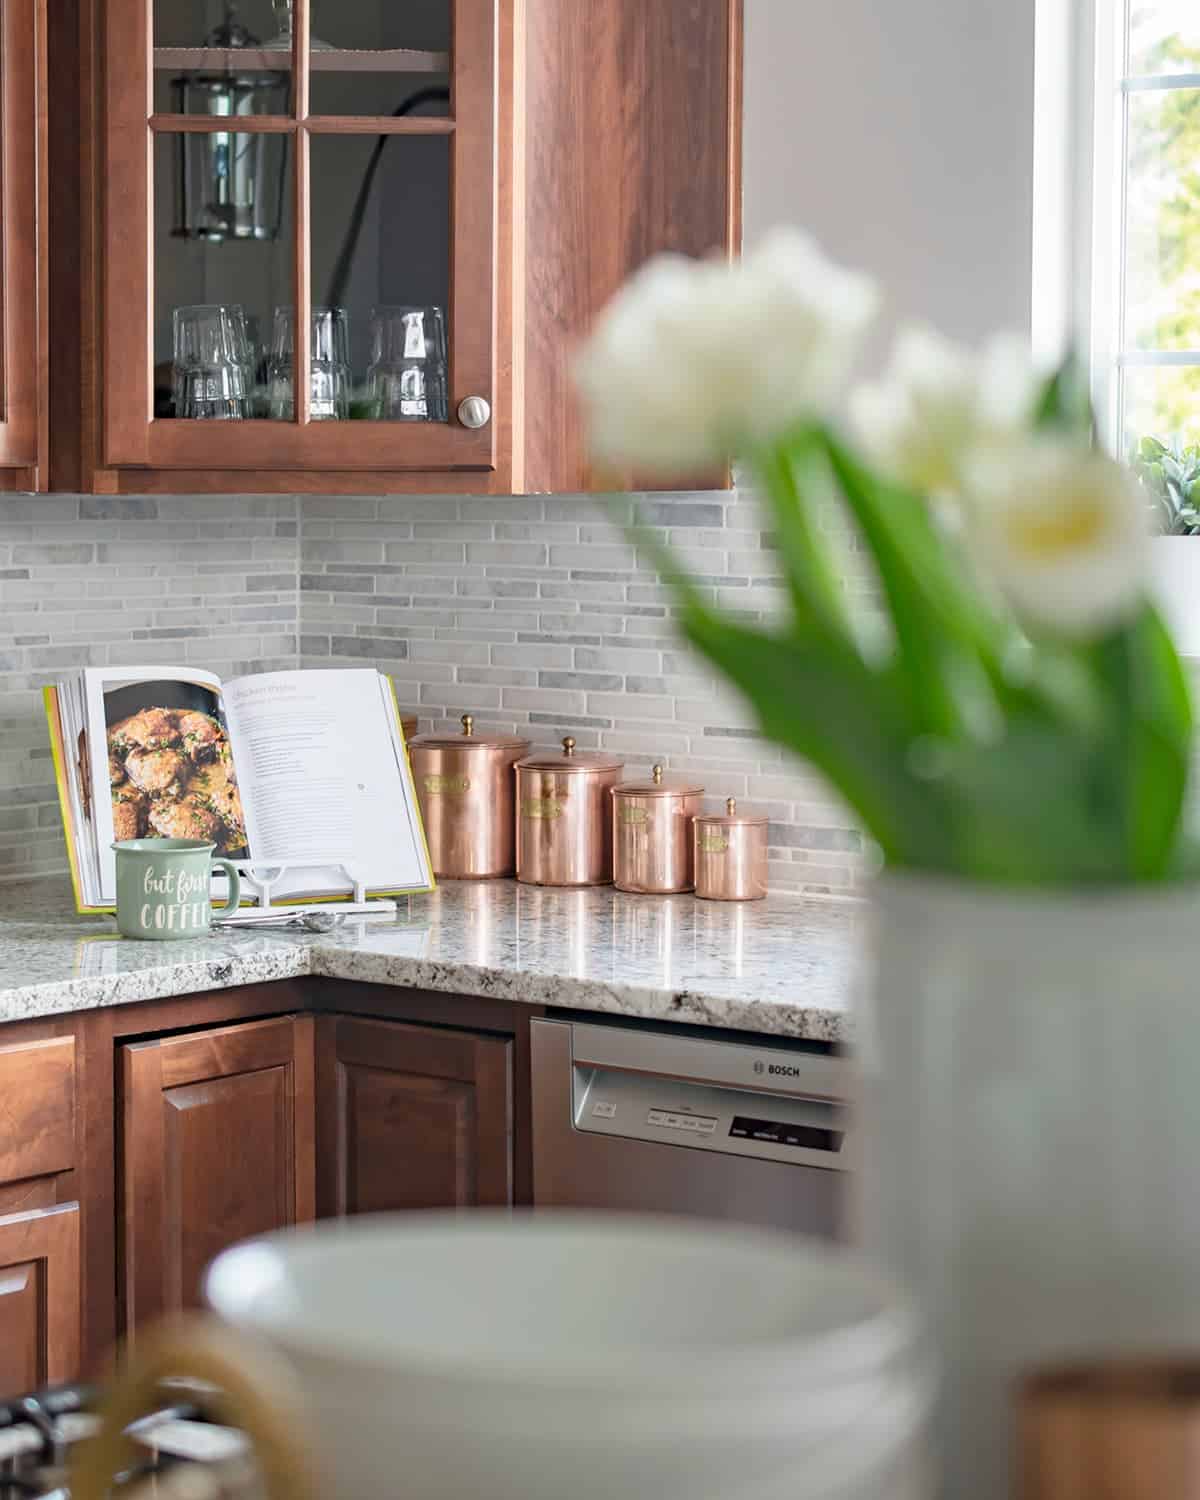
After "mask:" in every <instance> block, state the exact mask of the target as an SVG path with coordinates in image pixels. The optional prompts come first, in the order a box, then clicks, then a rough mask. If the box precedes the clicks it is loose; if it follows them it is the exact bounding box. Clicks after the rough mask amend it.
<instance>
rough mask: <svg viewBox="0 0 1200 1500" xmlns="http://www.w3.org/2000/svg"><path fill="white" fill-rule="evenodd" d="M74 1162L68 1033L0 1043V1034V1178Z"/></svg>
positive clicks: (70, 1040)
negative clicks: (39, 1039)
mask: <svg viewBox="0 0 1200 1500" xmlns="http://www.w3.org/2000/svg"><path fill="white" fill-rule="evenodd" d="M74 1165H75V1040H74V1038H73V1037H69V1036H67V1037H55V1038H47V1039H45V1040H41V1041H32V1042H13V1043H11V1044H9V1045H4V1038H3V1034H2V1033H0V1183H6V1182H19V1181H21V1180H22V1179H23V1178H30V1177H45V1176H49V1175H51V1174H53V1173H56V1172H66V1171H69V1170H70V1169H71V1168H72V1167H73V1166H74Z"/></svg>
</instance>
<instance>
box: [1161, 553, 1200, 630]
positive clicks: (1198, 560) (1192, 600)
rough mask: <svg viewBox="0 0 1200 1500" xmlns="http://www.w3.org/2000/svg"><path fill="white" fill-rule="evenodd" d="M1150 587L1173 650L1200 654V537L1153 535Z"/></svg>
mask: <svg viewBox="0 0 1200 1500" xmlns="http://www.w3.org/2000/svg"><path fill="white" fill-rule="evenodd" d="M1150 587H1151V590H1152V592H1153V594H1154V597H1155V601H1156V603H1157V604H1158V607H1159V609H1160V610H1161V611H1162V614H1163V618H1164V619H1165V620H1166V622H1167V624H1168V626H1169V627H1170V630H1171V636H1172V639H1173V640H1174V642H1175V649H1176V650H1177V651H1179V652H1180V654H1181V655H1183V656H1200V537H1197V536H1156V537H1152V538H1151V540H1150Z"/></svg>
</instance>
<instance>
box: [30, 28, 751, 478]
mask: <svg viewBox="0 0 1200 1500" xmlns="http://www.w3.org/2000/svg"><path fill="white" fill-rule="evenodd" d="M32 3H33V0H13V4H14V5H15V6H17V7H20V6H22V5H24V6H29V5H30V4H32ZM50 4H51V6H52V7H53V10H52V16H54V17H59V16H60V15H61V16H66V17H70V16H73V15H74V13H75V7H76V5H78V6H79V7H80V15H81V17H82V20H81V22H80V23H79V25H78V29H77V31H76V32H75V34H74V35H73V34H72V25H71V21H70V20H69V19H68V20H59V21H58V23H57V24H56V27H55V30H54V33H53V34H54V35H55V36H58V35H59V33H60V32H61V34H62V38H63V40H62V42H61V47H62V50H63V61H64V70H71V69H73V70H74V72H76V73H78V75H79V76H78V85H79V88H78V96H79V98H80V99H81V100H82V105H83V111H84V116H83V119H82V121H79V122H75V121H73V120H71V119H69V118H66V119H65V126H66V136H65V139H64V138H63V137H62V134H61V132H60V133H58V134H56V135H55V136H54V140H55V141H58V142H59V143H60V144H59V146H58V148H57V149H58V158H62V159H63V161H64V162H65V163H66V164H67V165H68V166H69V163H70V160H71V153H72V151H75V153H76V156H77V157H78V158H79V160H78V161H77V166H78V169H79V171H78V177H79V184H80V188H81V194H80V196H81V204H80V207H79V210H78V218H79V223H78V236H79V239H80V245H81V254H80V256H79V257H77V260H78V265H76V264H75V263H74V262H73V261H72V260H71V259H70V258H69V257H68V256H67V255H66V254H65V253H60V255H59V257H58V260H57V262H56V270H55V273H54V274H55V288H56V295H55V301H54V308H55V313H56V339H57V337H58V333H57V324H59V323H61V325H62V330H63V332H64V334H66V332H67V330H68V328H69V325H70V323H71V319H72V316H73V310H74V316H75V319H76V321H75V327H76V328H82V329H83V330H84V332H83V345H84V347H83V352H82V363H81V367H80V369H79V370H78V371H77V372H76V371H73V370H72V369H71V368H70V361H69V359H67V358H66V357H64V364H63V369H64V373H65V374H66V375H67V376H68V377H69V378H68V379H67V380H66V381H65V382H64V384H65V385H66V386H70V387H77V388H78V406H79V421H78V428H79V436H78V441H77V442H73V441H72V434H71V432H70V431H69V430H66V429H69V427H70V425H71V419H70V418H69V417H68V416H63V417H62V419H61V421H60V422H59V425H61V426H62V427H63V428H64V431H63V434H62V439H61V443H60V439H59V437H58V436H57V435H56V438H55V445H54V446H55V450H56V454H57V452H58V451H59V450H60V449H61V451H62V453H64V454H69V455H72V457H75V456H77V458H78V463H77V464H76V465H75V468H76V469H77V471H78V472H77V474H76V475H74V476H72V474H71V473H70V472H69V471H70V469H71V465H70V464H68V463H67V462H66V461H65V460H63V461H61V462H60V460H59V459H58V458H57V456H56V473H55V477H54V482H55V485H56V487H62V488H67V487H72V485H71V481H72V477H74V484H75V485H76V486H78V487H82V488H88V487H90V488H94V489H97V490H101V491H109V492H114V491H128V492H138V491H143V492H155V491H165V492H179V493H195V492H204V491H224V492H231V493H238V492H243V491H250V492H254V491H266V492H270V491H278V492H295V491H304V490H307V491H316V492H334V493H337V492H347V493H351V492H362V493H380V492H390V493H396V492H403V491H410V492H414V493H430V492H438V491H447V492H451V493H461V492H471V491H476V492H487V493H500V494H507V493H510V492H517V493H519V492H522V491H526V490H528V491H544V490H558V491H572V490H579V489H581V488H585V487H587V486H588V485H589V484H590V483H591V480H592V475H591V470H590V468H589V465H588V462H587V454H586V443H585V435H584V432H583V428H582V423H581V420H580V413H579V410H578V407H577V403H576V400H575V397H574V393H573V390H572V388H571V382H570V378H569V370H570V362H571V359H572V357H573V354H574V351H575V349H576V347H577V345H578V343H579V340H580V339H581V338H582V337H583V336H584V335H585V334H586V332H587V331H588V329H589V328H590V326H591V324H592V321H593V320H594V318H595V315H596V314H597V312H598V311H599V309H600V308H601V307H602V306H603V304H604V303H605V302H606V301H607V299H608V298H609V297H610V296H611V294H612V293H613V292H614V291H615V290H616V289H617V287H618V286H619V285H620V284H621V282H622V281H623V280H624V279H625V277H626V276H628V275H629V274H630V273H631V272H632V271H633V270H635V269H636V267H637V266H638V265H640V264H641V263H642V261H644V260H645V259H646V258H647V257H648V256H650V255H652V254H654V253H655V252H657V251H661V250H677V251H682V252H684V253H688V254H695V255H704V254H711V253H718V254H723V253H728V252H729V251H731V250H733V249H735V248H736V247H737V244H738V238H739V233H740V226H739V205H740V162H739V159H738V158H739V152H740V146H739V120H740V76H741V69H740V64H741V58H740V50H741V6H742V0H663V3H659V0H653V3H650V0H404V3H403V4H400V3H396V4H388V5H380V4H379V3H378V0H239V4H238V5H237V7H236V10H235V11H234V12H233V14H232V15H230V14H229V13H228V12H229V9H230V8H229V7H228V6H227V5H226V4H225V0H50ZM72 47H74V48H75V50H76V51H77V54H78V55H76V56H71V55H70V52H71V49H72ZM52 62H53V58H52ZM66 76H67V72H66V71H64V77H66ZM66 113H69V112H65V114H66ZM58 158H56V164H59V163H58ZM58 181H59V183H60V187H59V188H58V189H57V190H56V194H57V199H56V201H60V219H61V222H62V225H63V229H64V236H63V240H64V243H69V242H70V239H71V234H70V228H71V225H70V218H71V214H72V212H73V211H74V207H73V204H72V202H71V201H70V197H69V192H68V186H69V183H68V178H67V177H64V176H63V175H62V173H61V172H60V173H59V174H58ZM63 184H67V186H63ZM56 243H57V237H56ZM80 266H81V267H82V268H83V269H82V272H81V271H80V269H79V267H80ZM72 277H75V278H77V279H81V289H80V290H78V291H73V287H72V281H71V278H72ZM60 290H61V293H62V295H61V296H59V295H58V293H59V291H60ZM73 297H74V301H73V300H72V298H73ZM68 395H69V393H68V392H66V391H64V394H63V398H62V399H63V407H62V410H63V411H64V413H65V412H67V411H68V409H69V405H70V401H69V399H68ZM58 400H59V398H58V396H57V394H56V413H57V411H58ZM218 421H219V423H220V425H219V427H218V426H216V425H215V423H216V422H218ZM684 477H685V476H681V479H682V478H684Z"/></svg>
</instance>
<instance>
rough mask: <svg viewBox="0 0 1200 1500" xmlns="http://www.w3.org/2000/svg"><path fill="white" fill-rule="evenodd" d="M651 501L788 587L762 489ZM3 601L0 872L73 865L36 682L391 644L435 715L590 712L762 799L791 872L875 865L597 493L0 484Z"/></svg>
mask: <svg viewBox="0 0 1200 1500" xmlns="http://www.w3.org/2000/svg"><path fill="white" fill-rule="evenodd" d="M639 511H640V514H641V516H642V518H643V520H645V521H646V522H648V523H650V524H652V525H653V526H655V527H656V528H658V529H660V531H661V532H662V534H663V535H664V536H665V537H666V538H667V539H668V540H669V541H670V542H671V543H672V545H673V546H675V547H676V548H677V549H678V550H679V551H680V552H681V553H682V554H683V555H684V557H685V558H686V560H687V562H688V564H689V565H690V567H691V569H692V572H693V574H694V575H696V576H697V577H698V578H699V579H701V580H702V582H703V585H704V587H706V588H707V589H709V590H711V592H712V593H713V595H714V596H715V597H716V598H718V599H719V600H720V602H721V603H722V604H724V605H726V606H727V607H729V608H731V609H736V610H738V611H739V612H741V613H743V614H744V615H746V616H748V617H755V618H762V617H764V616H766V615H768V614H769V613H770V612H771V611H773V610H775V609H776V608H778V606H779V602H780V596H779V592H778V585H777V580H776V579H775V578H774V577H773V567H774V564H773V558H772V555H771V553H770V551H769V550H766V549H765V547H764V533H763V530H762V522H761V518H760V516H759V513H758V509H757V506H756V505H755V503H754V502H753V500H752V499H751V498H750V497H749V496H745V495H742V496H739V495H737V494H728V495H726V494H696V495H678V496H653V497H648V498H645V499H644V500H642V501H641V502H640V503H639ZM847 577H848V582H849V585H850V586H851V587H855V588H858V587H862V588H863V589H865V588H866V584H865V583H863V584H861V585H859V583H858V582H857V574H856V571H855V569H854V568H853V567H849V568H848V570H847ZM0 601H2V603H3V607H2V609H0V682H2V685H3V688H4V690H5V692H4V699H3V710H2V713H0V736H2V737H3V745H4V754H3V757H2V759H0V876H14V875H22V874H29V873H33V872H36V871H44V870H59V869H62V868H64V867H65V856H64V851H63V844H62V833H61V828H60V826H59V819H58V809H57V803H56V798H55V793H54V786H53V775H52V771H51V766H50V759H49V751H48V747H47V743H46V732H45V724H44V720H43V717H42V710H41V702H40V688H41V686H42V684H43V683H45V682H47V681H51V680H53V679H54V677H56V676H57V675H58V674H59V673H60V672H61V671H63V670H69V669H71V668H74V667H77V666H81V665H87V664H103V663H108V662H134V661H136V662H175V661H185V662H195V663H197V664H198V665H203V666H206V667H211V668H212V669H213V670H215V671H217V672H219V673H221V674H222V675H224V674H225V673H233V672H239V671H246V670H254V669H256V668H275V667H286V666H295V665H297V664H300V665H303V666H305V667H328V666H332V665H350V664H353V665H373V666H378V667H379V668H380V670H382V671H385V672H389V673H390V674H391V675H392V676H393V677H394V679H395V680H396V685H397V691H398V695H399V697H400V701H401V703H402V704H403V705H404V706H405V707H406V708H410V709H411V710H414V711H415V712H416V713H417V714H418V715H419V717H420V721H421V728H422V730H426V729H429V728H431V727H434V726H437V727H440V728H443V729H444V728H447V727H449V726H451V725H453V724H455V723H456V721H457V719H458V717H459V715H461V714H462V713H464V712H467V711H470V712H472V713H473V714H474V715H475V718H476V722H477V724H478V726H479V728H480V729H481V730H486V729H492V728H500V729H505V730H516V731H518V732H520V733H522V734H523V735H525V736H526V737H528V738H529V739H531V740H533V741H534V742H535V743H536V744H538V745H541V746H549V745H553V744H554V743H555V742H556V741H557V740H558V739H559V738H561V736H562V735H564V734H572V735H574V736H575V738H576V740H577V741H578V743H579V744H580V746H581V747H583V746H604V747H605V748H607V749H611V750H613V751H616V752H620V753H621V754H623V755H624V756H626V757H627V767H628V771H629V772H630V773H631V774H634V773H636V774H641V773H643V772H645V771H646V770H648V769H649V767H650V765H651V763H652V762H653V761H654V760H656V759H657V760H661V761H663V762H664V763H665V764H666V765H667V767H668V768H669V770H671V771H679V772H684V771H686V772H687V773H688V774H689V775H694V776H695V777H696V779H698V780H700V781H702V782H703V783H704V785H705V786H706V788H707V789H708V791H709V793H710V794H711V795H710V797H709V803H710V805H711V806H712V807H714V808H715V807H718V806H720V805H721V804H722V803H723V801H724V799H725V798H726V797H727V796H736V797H738V798H739V800H740V802H741V804H742V805H743V806H745V807H746V808H747V809H750V810H755V811H759V812H765V813H766V814H767V815H768V816H769V818H770V841H769V842H770V850H771V857H770V881H771V885H772V888H774V889H777V890H782V889H789V890H801V889H811V890H819V891H846V890H849V889H852V888H853V887H854V885H855V881H856V878H857V876H858V874H859V872H860V870H861V867H862V863H863V856H862V852H861V840H860V837H859V835H858V833H857V832H856V830H855V829H854V827H853V825H852V822H851V821H850V819H849V818H848V816H847V814H846V813H845V811H844V810H843V809H841V808H840V807H839V806H838V805H837V804H836V803H835V802H834V800H833V799H832V798H831V797H830V795H829V794H828V792H827V791H826V789H825V788H824V787H823V786H822V785H821V784H820V783H819V782H818V781H817V780H816V778H814V777H813V776H812V775H811V774H810V773H808V772H807V771H806V770H805V769H804V768H803V767H802V766H800V765H799V764H798V763H797V762H795V761H794V760H792V759H791V758H789V757H786V756H785V755H784V753H783V752H782V751H780V750H779V749H777V748H776V747H775V746H773V745H770V744H768V743H766V742H765V741H763V740H762V739H761V738H760V737H759V736H758V735H757V733H756V732H755V731H754V730H753V729H752V728H751V727H750V720H749V716H748V715H747V713H746V710H745V708H744V707H743V705H742V704H741V702H740V701H739V700H738V698H737V696H736V695H735V694H734V693H733V692H732V690H730V689H729V688H728V687H727V686H725V684H723V683H722V682H721V681H720V680H719V679H718V678H717V676H716V674H715V673H713V672H712V670H711V669H710V668H708V667H707V666H706V665H705V663H704V662H703V661H702V660H701V659H700V658H699V657H697V656H696V655H695V654H694V653H692V652H691V650H690V648H688V647H687V646H686V645H685V644H683V643H682V642H681V641H680V640H679V638H678V636H677V634H676V631H675V625H674V620H673V606H672V604H671V600H670V598H669V595H668V593H667V591H666V589H665V588H664V587H663V586H662V585H661V584H660V583H659V582H658V580H657V578H656V576H655V575H654V574H653V573H647V572H646V571H645V570H644V569H642V568H640V567H639V566H638V563H637V561H636V559H635V557H634V553H633V549H632V548H631V547H630V546H629V545H628V544H627V542H626V540H625V538H624V536H623V534H622V533H621V531H620V530H619V529H618V528H616V527H615V526H614V525H613V524H612V522H611V521H610V520H609V518H608V517H607V515H606V513H605V510H604V508H603V506H602V505H601V504H600V503H598V502H597V501H595V500H594V499H590V498H589V497H586V496H568V497H560V496H528V497H517V498H486V497H482V498H474V497H464V498H459V499H454V498H452V497H431V498H428V499H425V498H413V497H383V498H378V499H376V498H367V499H364V498H359V497H345V496H339V497H328V498H327V497H301V498H296V497H291V496H287V497H278V498H276V497H258V496H247V497H210V496H197V497H188V498H178V499H176V498H171V499H166V498H161V497H158V498H151V497H147V498H142V497H108V496H96V497H90V496H45V497H40V498H39V497H3V496H0Z"/></svg>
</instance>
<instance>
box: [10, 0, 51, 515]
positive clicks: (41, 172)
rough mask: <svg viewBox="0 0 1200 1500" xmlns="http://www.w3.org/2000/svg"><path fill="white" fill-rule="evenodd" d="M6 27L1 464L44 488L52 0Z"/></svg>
mask: <svg viewBox="0 0 1200 1500" xmlns="http://www.w3.org/2000/svg"><path fill="white" fill-rule="evenodd" d="M0 28H2V30H0V112H2V113H0V229H2V235H0V360H2V362H3V369H2V371H0V467H3V468H5V469H9V470H16V471H17V474H16V475H14V476H13V477H14V480H15V481H18V482H21V483H22V484H23V486H24V487H26V488H37V487H41V486H42V484H43V483H44V478H45V476H44V472H43V465H44V463H45V461H46V410H47V408H46V401H47V392H46V389H45V386H46V375H47V361H48V359H49V349H48V323H47V318H48V306H49V304H48V291H47V282H46V255H47V235H46V228H47V219H46V198H45V194H44V191H42V190H41V188H40V184H42V183H44V181H45V173H46V149H47V144H46V142H47V137H46V114H45V109H46V105H45V70H46V11H45V0H6V4H5V5H4V8H3V13H2V15H0Z"/></svg>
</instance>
